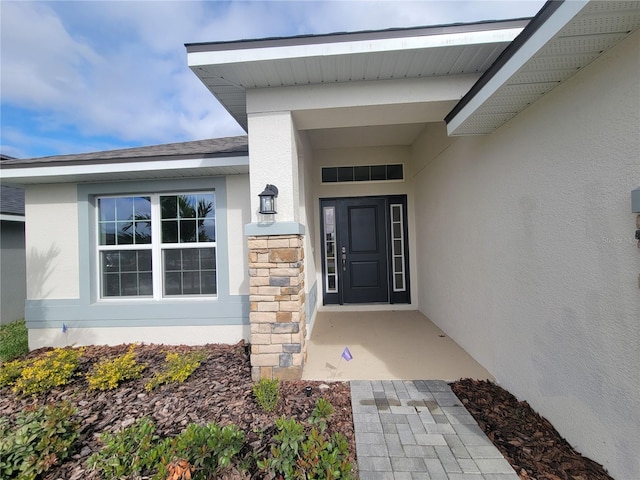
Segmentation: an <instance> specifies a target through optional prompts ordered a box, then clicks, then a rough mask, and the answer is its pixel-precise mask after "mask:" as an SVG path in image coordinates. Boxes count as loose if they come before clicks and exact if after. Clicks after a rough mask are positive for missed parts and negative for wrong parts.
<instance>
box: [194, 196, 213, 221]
mask: <svg viewBox="0 0 640 480" xmlns="http://www.w3.org/2000/svg"><path fill="white" fill-rule="evenodd" d="M214 217H215V208H214V203H213V194H212V193H201V194H199V195H198V218H211V219H213V218H214Z"/></svg>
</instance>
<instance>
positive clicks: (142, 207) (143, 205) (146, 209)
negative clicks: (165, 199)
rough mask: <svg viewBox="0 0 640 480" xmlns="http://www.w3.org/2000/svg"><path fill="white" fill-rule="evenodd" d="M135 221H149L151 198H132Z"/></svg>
mask: <svg viewBox="0 0 640 480" xmlns="http://www.w3.org/2000/svg"><path fill="white" fill-rule="evenodd" d="M134 208H135V219H136V220H150V219H151V197H134Z"/></svg>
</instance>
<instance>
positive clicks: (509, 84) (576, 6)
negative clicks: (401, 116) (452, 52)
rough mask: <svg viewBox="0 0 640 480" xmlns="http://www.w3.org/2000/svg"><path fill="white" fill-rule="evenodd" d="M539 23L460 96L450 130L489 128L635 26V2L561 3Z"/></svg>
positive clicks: (638, 18)
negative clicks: (528, 35) (512, 50)
mask: <svg viewBox="0 0 640 480" xmlns="http://www.w3.org/2000/svg"><path fill="white" fill-rule="evenodd" d="M545 8H546V7H545ZM570 9H573V10H574V11H575V10H577V12H576V13H575V14H573V13H570V12H571V10H570ZM568 15H572V16H571V18H568V19H566V20H564V19H563V16H564V17H565V18H566V16H568ZM535 22H536V19H534V20H533V21H532V22H531V25H533V24H534V23H535ZM544 23H545V25H543V26H542V27H540V28H539V31H537V32H536V33H534V34H532V35H531V37H530V38H529V39H528V40H527V41H526V42H525V43H524V44H523V45H521V46H519V51H517V52H514V53H513V55H512V56H511V57H510V59H509V60H507V61H506V62H504V64H503V65H501V66H500V67H499V68H496V69H495V70H496V71H495V72H493V70H494V69H490V70H489V71H488V72H487V74H485V75H489V74H493V75H494V76H493V77H492V78H491V79H489V80H487V79H485V78H481V79H480V80H479V83H481V82H483V81H484V82H485V83H484V86H483V87H482V88H475V87H474V88H472V89H471V91H470V92H469V94H467V96H466V97H465V98H463V99H462V101H461V102H460V104H459V105H458V107H456V110H454V111H453V112H452V113H451V114H450V115H449V116H448V117H447V127H448V132H449V134H450V135H485V134H489V133H491V132H493V131H495V130H496V129H497V128H499V127H500V126H501V125H503V124H504V123H506V122H507V121H509V120H510V119H511V118H513V117H515V116H516V115H517V114H518V113H520V112H521V111H523V110H524V109H525V108H527V107H528V106H529V105H530V104H532V103H533V102H535V101H536V100H537V99H539V98H540V97H542V96H543V95H545V94H546V93H548V92H550V91H551V90H553V89H554V88H555V87H557V86H558V85H559V84H561V83H562V82H564V81H566V80H567V79H568V78H570V77H571V76H572V75H574V74H575V73H577V72H578V71H579V70H581V69H582V68H584V67H585V66H586V65H588V64H589V63H591V62H592V61H593V60H595V59H596V58H597V57H599V56H600V55H601V54H602V53H603V52H605V51H606V50H608V49H609V48H611V47H613V46H614V45H615V44H617V43H618V42H620V41H621V40H622V39H623V38H625V37H626V36H627V35H629V34H630V33H631V32H632V31H633V30H635V29H636V28H638V27H639V26H640V2H638V1H613V0H608V1H596V2H565V3H564V4H562V5H560V6H559V7H558V8H557V10H555V11H554V12H553V13H552V14H551V15H550V16H549V18H548V19H546V20H545V21H544ZM531 25H530V26H531ZM554 25H556V27H555V30H553V27H554ZM527 28H529V27H527ZM525 33H526V31H525V32H523V35H525ZM545 36H547V38H546V39H544V38H543V37H545ZM531 51H533V53H532V54H530V53H529V52H531ZM509 53H511V52H509V50H507V51H505V54H509ZM525 53H526V55H525ZM520 54H522V55H520ZM518 57H522V58H518ZM523 58H524V59H523Z"/></svg>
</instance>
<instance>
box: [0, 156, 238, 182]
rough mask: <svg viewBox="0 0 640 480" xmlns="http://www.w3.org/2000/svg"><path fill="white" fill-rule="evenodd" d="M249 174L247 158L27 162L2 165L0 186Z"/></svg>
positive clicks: (45, 160)
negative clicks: (0, 183)
mask: <svg viewBox="0 0 640 480" xmlns="http://www.w3.org/2000/svg"><path fill="white" fill-rule="evenodd" d="M243 173H249V157H248V155H233V156H228V157H216V158H190V159H181V158H176V159H166V158H159V159H147V160H145V161H140V160H132V161H109V162H106V161H101V162H86V161H83V162H80V161H66V162H57V163H56V162H51V161H48V160H47V159H44V160H43V161H42V162H40V163H37V162H31V163H29V164H28V165H26V166H20V164H19V163H15V164H12V165H10V166H9V165H6V164H3V165H2V176H1V180H2V184H4V185H19V186H22V185H31V184H42V183H86V182H107V181H109V182H112V181H126V180H155V179H167V178H171V179H175V178H188V177H199V176H219V175H237V174H243Z"/></svg>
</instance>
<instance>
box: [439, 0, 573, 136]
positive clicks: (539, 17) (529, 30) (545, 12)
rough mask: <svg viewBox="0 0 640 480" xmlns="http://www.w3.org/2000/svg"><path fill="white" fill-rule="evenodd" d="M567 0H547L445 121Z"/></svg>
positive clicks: (457, 111) (453, 115)
mask: <svg viewBox="0 0 640 480" xmlns="http://www.w3.org/2000/svg"><path fill="white" fill-rule="evenodd" d="M564 2H565V0H547V3H545V4H544V5H543V6H542V8H541V9H540V11H539V12H538V13H537V14H536V16H535V17H533V19H532V20H531V21H530V22H529V24H528V25H527V26H526V27H525V28H524V30H523V31H522V32H521V33H520V35H518V36H517V37H516V38H515V40H514V41H513V42H511V43H510V44H509V46H508V47H507V48H505V49H504V50H503V51H502V53H501V54H500V55H499V56H498V58H496V60H495V61H494V62H493V64H492V65H491V66H490V67H489V68H488V69H487V70H486V71H485V72H484V73H483V74H482V76H481V77H480V78H479V79H478V81H477V82H476V83H475V84H474V85H473V87H471V89H470V90H469V91H468V92H467V93H466V94H465V95H464V96H463V97H462V98H461V99H460V101H459V102H458V103H457V104H456V106H455V107H453V109H452V110H451V111H450V112H449V113H448V114H447V116H446V117H444V121H445V123H446V124H447V125H448V124H449V123H450V122H451V121H452V120H453V118H454V117H455V116H456V115H457V114H458V113H460V111H461V110H462V109H463V108H464V107H466V106H467V104H468V103H469V102H470V101H471V100H472V99H473V98H474V97H475V96H476V95H477V94H478V92H480V90H482V88H483V87H484V86H485V85H486V84H487V83H489V81H490V80H491V79H492V78H493V77H494V76H495V75H496V74H497V73H498V72H499V71H500V69H501V68H502V67H503V66H504V65H505V64H506V63H507V62H508V61H509V60H510V59H511V58H512V57H513V56H514V55H515V54H516V53H517V52H518V50H520V48H522V46H523V45H524V44H525V43H527V40H529V39H530V38H531V37H532V36H533V35H534V34H535V33H536V32H537V31H538V29H539V28H540V27H542V25H544V24H545V22H546V21H547V20H548V19H549V17H551V16H552V15H553V13H554V12H555V11H556V10H558V8H560V6H561V5H562V4H563V3H564Z"/></svg>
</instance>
